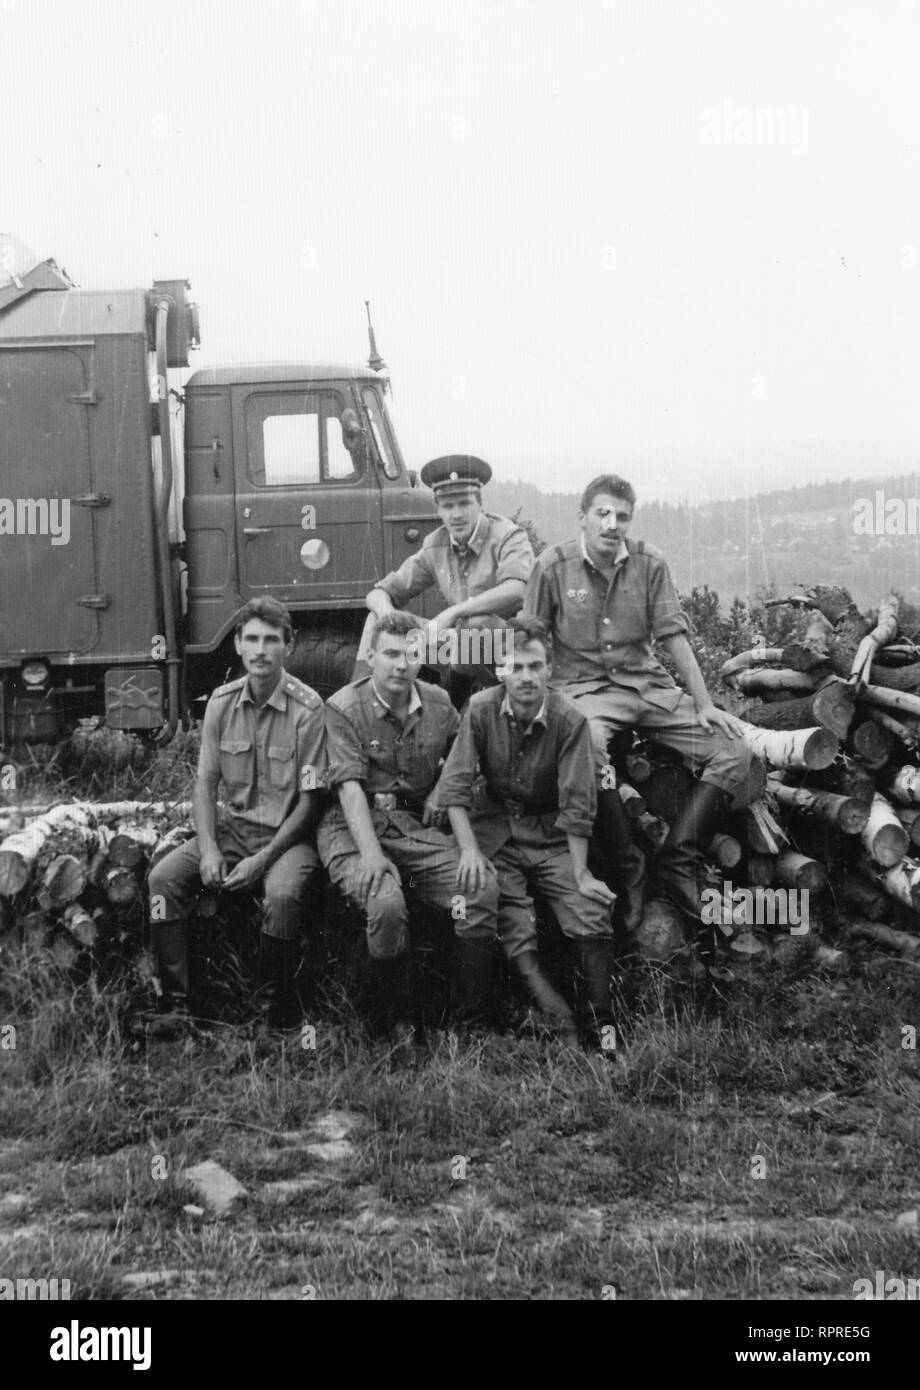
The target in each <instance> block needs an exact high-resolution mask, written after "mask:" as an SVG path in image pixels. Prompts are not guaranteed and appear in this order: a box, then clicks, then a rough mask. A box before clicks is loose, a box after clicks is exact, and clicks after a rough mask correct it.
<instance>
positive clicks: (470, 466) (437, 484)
mask: <svg viewBox="0 0 920 1390" xmlns="http://www.w3.org/2000/svg"><path fill="white" fill-rule="evenodd" d="M491 476H492V469H491V468H490V467H489V465H488V464H487V463H486V461H485V459H478V458H476V456H475V455H474V454H445V455H444V457H443V458H439V459H432V460H431V462H430V463H426V464H425V467H424V468H423V469H422V472H421V479H422V482H423V483H424V484H425V486H426V487H430V488H431V489H432V491H433V492H434V494H435V496H437V494H438V493H439V492H443V491H446V490H447V489H449V488H465V487H477V488H478V487H482V486H483V485H484V484H485V483H487V482H488V481H489V479H490V478H491Z"/></svg>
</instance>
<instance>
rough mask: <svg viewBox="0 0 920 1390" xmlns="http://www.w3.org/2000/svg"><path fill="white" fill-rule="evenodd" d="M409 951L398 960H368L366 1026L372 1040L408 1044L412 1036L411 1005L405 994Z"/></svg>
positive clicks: (409, 957) (413, 1030)
mask: <svg viewBox="0 0 920 1390" xmlns="http://www.w3.org/2000/svg"><path fill="white" fill-rule="evenodd" d="M411 964H412V957H411V954H410V952H409V951H404V952H403V954H402V955H400V956H394V957H392V958H388V959H384V960H379V959H378V958H377V957H376V956H371V957H369V959H368V985H369V989H368V995H369V1000H368V1002H369V1004H370V1026H371V1031H372V1033H373V1034H374V1036H375V1037H378V1038H386V1037H389V1038H391V1039H392V1040H393V1041H395V1042H409V1041H411V1040H412V1039H413V1038H414V1036H415V1023H414V1019H413V1005H412V1000H411V997H410V992H409V971H410V968H411Z"/></svg>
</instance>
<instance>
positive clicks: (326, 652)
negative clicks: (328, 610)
mask: <svg viewBox="0 0 920 1390" xmlns="http://www.w3.org/2000/svg"><path fill="white" fill-rule="evenodd" d="M359 637H360V633H357V632H349V631H347V630H346V629H342V628H334V627H327V628H322V627H321V628H300V629H299V630H298V631H296V632H295V633H294V650H293V651H292V652H291V655H290V656H289V657H288V659H287V661H286V662H285V663H284V665H285V670H287V671H289V672H290V674H291V675H292V676H296V677H297V679H298V680H301V681H304V682H305V683H306V684H307V685H309V686H312V688H313V689H314V690H315V691H316V693H317V695H319V696H321V697H322V699H324V700H328V698H329V696H330V695H334V694H335V692H336V691H337V690H341V688H342V686H343V685H348V683H349V681H350V680H351V673H352V670H353V669H354V664H355V658H356V656H357V655H358V640H359Z"/></svg>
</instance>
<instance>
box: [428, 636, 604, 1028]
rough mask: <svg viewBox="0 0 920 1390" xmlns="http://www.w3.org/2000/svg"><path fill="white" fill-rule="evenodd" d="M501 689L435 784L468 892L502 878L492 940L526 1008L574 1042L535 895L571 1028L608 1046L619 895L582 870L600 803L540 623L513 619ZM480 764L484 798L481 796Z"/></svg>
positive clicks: (467, 713) (472, 711) (576, 718)
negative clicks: (554, 938)
mask: <svg viewBox="0 0 920 1390" xmlns="http://www.w3.org/2000/svg"><path fill="white" fill-rule="evenodd" d="M509 636H510V638H511V651H510V654H509V656H508V660H507V662H506V663H505V665H504V666H503V667H501V668H499V676H500V679H501V682H502V684H501V685H500V686H497V687H493V688H491V689H489V690H482V691H480V692H479V693H478V694H475V695H473V696H471V697H470V701H469V704H468V705H467V707H466V709H465V710H464V713H463V717H462V719H461V723H460V729H459V732H458V734H457V738H456V740H455V742H454V746H453V748H452V749H451V752H450V756H449V757H448V759H447V762H446V764H445V766H444V771H443V772H442V774H441V779H440V781H439V782H438V787H437V792H436V797H437V801H438V805H439V806H445V807H446V808H447V814H448V816H449V818H450V823H451V826H452V827H453V831H454V834H455V835H456V837H457V843H458V844H459V846H460V868H459V873H458V883H459V886H460V888H461V890H462V891H465V889H466V886H467V884H468V883H469V882H471V881H475V879H476V877H477V876H478V875H479V874H480V873H481V872H482V868H483V865H484V864H485V863H486V862H487V861H491V863H492V864H493V866H494V868H495V871H496V873H497V875H498V885H499V899H498V923H499V928H498V929H499V937H500V939H501V943H502V946H503V948H504V951H505V954H506V956H507V957H508V960H509V963H510V965H511V967H512V969H513V971H514V972H515V974H516V975H517V977H518V979H519V980H520V981H521V983H522V984H523V986H524V989H525V991H526V993H527V995H528V997H529V999H530V1001H531V1002H532V1003H533V1004H535V1005H536V1006H537V1008H538V1009H540V1010H541V1011H542V1012H543V1013H544V1014H545V1015H546V1016H547V1017H548V1018H550V1019H552V1020H553V1021H554V1022H555V1024H556V1026H557V1027H558V1029H559V1031H560V1032H561V1034H562V1036H563V1037H564V1038H565V1039H566V1040H567V1041H569V1042H572V1041H576V1040H577V1037H578V1033H577V1029H576V1019H575V1018H573V1015H572V1012H571V1010H570V1008H569V1006H568V1004H567V1003H566V1001H565V999H563V998H562V996H561V995H560V994H559V993H558V992H557V991H556V989H555V988H554V986H553V985H552V984H551V983H550V981H549V980H548V979H547V977H546V976H545V975H544V973H543V971H542V970H541V968H540V964H539V959H538V954H537V929H536V916H535V912H534V904H533V901H532V899H531V896H530V894H531V893H534V894H536V895H537V896H539V897H541V898H543V899H544V900H545V901H546V902H547V903H548V904H549V905H550V907H551V908H552V909H553V911H554V913H555V915H556V919H557V921H558V923H559V926H560V927H561V929H562V932H563V935H564V936H565V938H566V944H567V946H568V948H569V952H570V956H571V957H572V959H573V961H574V966H575V970H574V975H575V998H576V1013H577V1022H578V1023H579V1024H580V1025H581V1026H582V1028H583V1029H584V1032H585V1034H586V1037H587V1039H588V1040H589V1041H590V1043H591V1044H592V1045H596V1046H601V1047H603V1048H604V1049H605V1050H609V1051H613V1050H614V1049H615V1046H616V1038H615V1035H614V1033H613V1028H612V1024H613V1016H612V1013H611V1008H610V947H611V945H612V942H613V928H612V926H611V921H610V912H611V908H612V907H613V903H614V895H613V893H612V892H611V891H610V889H609V888H608V887H607V885H606V884H605V883H602V882H601V881H600V879H597V878H595V877H594V875H593V874H592V873H591V872H590V871H589V869H588V841H589V839H590V836H591V831H592V828H593V825H594V816H595V811H596V807H597V796H596V792H595V787H594V753H593V747H592V742H591V734H590V731H589V728H588V722H587V720H586V719H585V717H584V715H582V714H581V713H579V711H578V710H577V709H576V707H575V705H574V704H573V703H572V702H571V701H570V700H568V699H567V698H566V697H565V696H564V695H562V694H560V693H559V692H558V691H555V690H549V689H548V688H547V687H548V683H549V678H550V674H551V672H552V666H551V660H552V640H551V638H550V636H549V633H548V629H547V627H546V624H545V623H543V622H541V621H540V620H539V619H538V618H515V619H513V620H512V622H511V623H510V624H509ZM477 769H478V770H479V771H481V773H482V776H483V777H484V779H485V795H484V797H479V798H477V797H476V796H475V794H474V783H475V779H476V774H477Z"/></svg>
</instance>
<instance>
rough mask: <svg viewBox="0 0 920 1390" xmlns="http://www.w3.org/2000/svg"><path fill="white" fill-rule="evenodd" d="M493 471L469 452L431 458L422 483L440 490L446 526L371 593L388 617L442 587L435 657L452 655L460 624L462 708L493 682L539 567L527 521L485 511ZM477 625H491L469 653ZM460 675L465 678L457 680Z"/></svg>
mask: <svg viewBox="0 0 920 1390" xmlns="http://www.w3.org/2000/svg"><path fill="white" fill-rule="evenodd" d="M491 476H492V469H491V468H490V467H489V465H488V464H487V463H485V462H484V461H483V460H482V459H478V458H474V457H473V456H472V455H470V454H449V455H447V456H446V457H444V458H439V459H434V460H432V462H431V463H426V464H425V467H424V468H423V469H422V473H421V477H422V482H423V483H425V484H426V485H427V486H428V487H430V488H431V489H432V492H433V493H434V502H435V506H436V507H437V509H438V515H439V516H440V518H441V523H442V524H441V525H440V526H439V527H438V528H437V530H435V531H432V532H431V533H430V534H429V535H427V536H426V537H425V539H424V541H423V543H422V546H421V549H419V550H417V551H416V553H415V554H414V555H410V556H409V558H408V559H407V560H405V561H404V562H403V564H402V565H401V566H400V567H399V569H398V570H394V571H393V572H392V574H388V575H387V576H386V578H385V579H381V580H380V582H379V583H378V584H377V585H376V586H375V587H374V588H373V589H371V591H370V593H369V594H368V596H367V606H368V608H369V609H370V610H371V613H372V614H373V615H376V616H377V617H383V616H384V615H385V614H387V613H392V612H393V611H394V609H400V608H405V607H406V605H407V604H409V603H410V602H411V600H412V599H413V598H415V597H416V595H418V594H421V593H423V592H424V591H425V590H426V589H430V588H432V587H434V586H436V587H437V588H438V589H439V590H440V591H441V594H442V595H443V597H444V598H445V599H446V600H447V605H448V606H447V607H446V608H445V609H443V610H442V611H441V612H440V613H439V614H438V615H437V617H436V618H433V619H432V620H431V622H430V624H429V625H428V645H429V651H430V653H431V656H430V660H431V664H432V665H433V664H434V662H435V660H436V659H440V660H443V659H444V657H443V655H440V657H439V656H438V653H443V652H444V651H445V649H446V650H447V652H448V654H449V653H450V646H449V645H445V644H444V642H443V638H442V634H445V633H449V632H451V630H453V635H454V637H455V640H456V643H457V650H458V653H459V656H458V659H456V660H452V679H453V689H452V693H453V695H454V701H455V703H456V704H457V705H458V706H459V705H460V704H461V703H462V694H464V693H468V688H469V686H470V685H471V684H472V682H473V680H477V681H479V682H484V683H486V684H494V675H493V673H492V665H491V664H490V663H491V662H493V660H494V657H493V655H492V654H493V653H496V648H497V647H498V646H499V645H500V644H501V642H502V640H503V639H502V638H500V637H496V635H495V634H496V633H500V632H501V630H502V629H503V628H504V627H505V626H506V623H507V620H508V619H509V618H512V617H513V616H514V614H515V613H517V612H518V611H519V610H520V607H521V604H522V603H523V602H524V590H525V588H526V584H527V579H528V577H529V575H530V572H531V570H532V568H533V550H532V549H531V545H530V541H529V540H528V539H527V533H526V531H525V530H524V529H523V527H521V526H517V525H515V523H514V522H513V521H509V520H508V519H507V517H503V516H497V515H496V514H495V513H494V512H487V511H484V510H483V505H482V488H483V486H484V485H485V484H486V483H487V482H488V481H489V479H490V478H491ZM471 629H482V630H484V631H482V633H481V636H480V634H478V633H477V634H476V637H475V640H474V641H473V642H470V651H469V652H464V647H463V642H464V640H466V641H469V633H470V630H471ZM371 631H372V624H371V620H370V619H369V620H368V625H367V626H366V627H365V631H364V637H363V638H362V644H361V645H362V651H361V653H359V661H360V660H362V659H364V660H366V650H367V646H368V645H369V639H370V633H371ZM462 634H466V637H465V638H462ZM482 639H487V640H482ZM477 654H478V655H479V656H480V659H479V660H477V659H476V658H477ZM496 654H499V655H500V654H501V653H496ZM457 676H460V677H464V678H465V679H461V680H460V681H457V680H456V677H457Z"/></svg>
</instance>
